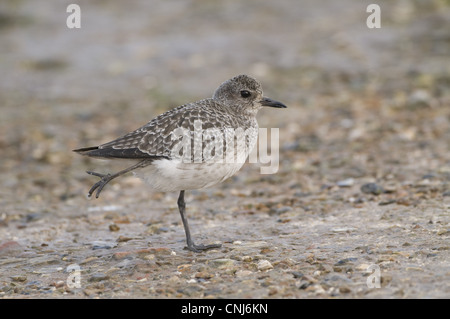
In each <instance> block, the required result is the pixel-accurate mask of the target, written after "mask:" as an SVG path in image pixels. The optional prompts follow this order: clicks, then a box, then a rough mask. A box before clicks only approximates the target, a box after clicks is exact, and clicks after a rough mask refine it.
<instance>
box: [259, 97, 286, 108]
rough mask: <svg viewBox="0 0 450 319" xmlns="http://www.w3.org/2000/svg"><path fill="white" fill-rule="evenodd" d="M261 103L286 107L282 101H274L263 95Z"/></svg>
mask: <svg viewBox="0 0 450 319" xmlns="http://www.w3.org/2000/svg"><path fill="white" fill-rule="evenodd" d="M261 105H262V106H270V107H277V108H282V109H285V108H287V106H286V105H284V104H283V103H281V102H278V101H275V100H272V99H269V98H268V97H263V98H262V100H261Z"/></svg>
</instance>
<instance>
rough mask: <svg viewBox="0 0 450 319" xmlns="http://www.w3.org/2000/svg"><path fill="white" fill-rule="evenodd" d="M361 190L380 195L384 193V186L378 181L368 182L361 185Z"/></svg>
mask: <svg viewBox="0 0 450 319" xmlns="http://www.w3.org/2000/svg"><path fill="white" fill-rule="evenodd" d="M361 192H363V193H366V194H373V195H380V194H381V193H384V188H383V187H381V186H380V185H378V184H376V183H367V184H364V185H363V186H361Z"/></svg>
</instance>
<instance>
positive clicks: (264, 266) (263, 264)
mask: <svg viewBox="0 0 450 319" xmlns="http://www.w3.org/2000/svg"><path fill="white" fill-rule="evenodd" d="M257 267H258V270H260V271H266V270H270V269H273V266H272V264H271V263H270V261H268V260H265V259H262V260H260V261H258V265H257Z"/></svg>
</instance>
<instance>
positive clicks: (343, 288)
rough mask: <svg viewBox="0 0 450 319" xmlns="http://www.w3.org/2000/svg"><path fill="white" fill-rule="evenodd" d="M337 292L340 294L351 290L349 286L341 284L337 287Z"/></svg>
mask: <svg viewBox="0 0 450 319" xmlns="http://www.w3.org/2000/svg"><path fill="white" fill-rule="evenodd" d="M339 292H340V293H342V294H348V293H350V292H352V290H351V289H350V288H348V287H347V286H342V287H339Z"/></svg>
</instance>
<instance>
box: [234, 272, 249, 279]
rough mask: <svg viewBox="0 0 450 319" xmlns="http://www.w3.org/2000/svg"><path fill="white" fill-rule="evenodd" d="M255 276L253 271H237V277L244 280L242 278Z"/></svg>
mask: <svg viewBox="0 0 450 319" xmlns="http://www.w3.org/2000/svg"><path fill="white" fill-rule="evenodd" d="M251 274H253V271H250V270H238V271H236V274H235V275H236V277H239V278H242V277H247V276H249V275H251Z"/></svg>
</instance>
